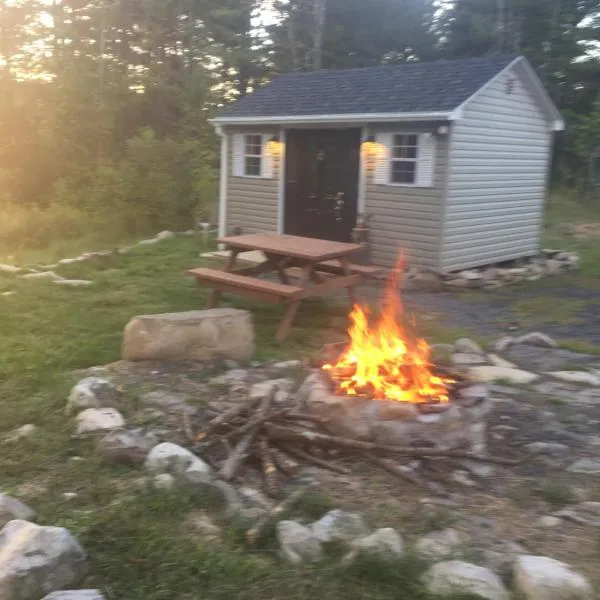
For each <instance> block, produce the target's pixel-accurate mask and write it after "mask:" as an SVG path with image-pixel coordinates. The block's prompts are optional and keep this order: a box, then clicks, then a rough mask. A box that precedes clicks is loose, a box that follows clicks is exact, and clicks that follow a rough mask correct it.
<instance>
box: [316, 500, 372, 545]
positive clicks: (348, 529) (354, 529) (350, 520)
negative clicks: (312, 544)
mask: <svg viewBox="0 0 600 600" xmlns="http://www.w3.org/2000/svg"><path fill="white" fill-rule="evenodd" d="M311 529H312V532H313V534H314V536H315V537H316V538H317V539H318V540H320V541H321V542H351V541H352V540H355V539H357V538H361V537H364V536H366V535H368V533H369V528H368V527H367V524H366V523H365V521H364V519H363V518H362V517H361V516H360V515H359V514H356V513H351V512H348V511H345V510H342V509H340V508H336V509H335V510H330V511H329V512H328V513H327V514H326V515H325V516H324V517H321V518H320V519H319V520H318V521H315V522H314V523H313V524H312V525H311Z"/></svg>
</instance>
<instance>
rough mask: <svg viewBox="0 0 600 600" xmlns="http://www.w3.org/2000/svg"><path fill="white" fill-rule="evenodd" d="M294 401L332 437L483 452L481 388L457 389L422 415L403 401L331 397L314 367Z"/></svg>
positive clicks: (485, 401) (484, 394)
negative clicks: (320, 420)
mask: <svg viewBox="0 0 600 600" xmlns="http://www.w3.org/2000/svg"><path fill="white" fill-rule="evenodd" d="M298 397H299V399H300V401H301V402H303V404H304V407H305V409H306V410H307V411H308V412H310V413H311V414H314V415H316V416H319V417H321V418H323V419H325V420H326V424H325V428H326V429H327V430H328V431H329V432H330V433H331V434H333V435H338V436H342V437H347V438H352V439H356V440H362V441H369V442H374V443H376V444H392V445H398V446H431V447H435V448H438V449H440V450H456V449H458V448H460V449H465V450H468V451H471V452H476V453H484V452H485V449H486V421H485V416H486V414H487V413H488V411H489V410H490V408H491V401H490V399H489V396H488V389H487V387H486V386H485V385H482V384H474V385H471V386H467V387H463V388H462V389H460V390H457V391H456V392H455V393H453V398H452V400H451V401H450V402H449V403H448V406H447V408H446V406H442V407H440V408H441V409H442V410H440V411H439V412H434V413H423V412H421V411H420V410H419V408H418V406H417V405H416V404H413V403H409V402H397V401H393V400H374V399H372V398H365V397H362V396H341V395H336V394H335V392H333V391H332V386H331V383H330V381H329V379H328V377H327V375H326V374H325V373H323V372H322V371H321V370H320V369H319V370H316V371H314V372H313V373H311V374H310V375H309V376H308V377H307V378H306V380H305V381H304V383H303V384H302V386H301V387H300V390H299V393H298Z"/></svg>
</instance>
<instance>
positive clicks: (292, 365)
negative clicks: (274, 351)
mask: <svg viewBox="0 0 600 600" xmlns="http://www.w3.org/2000/svg"><path fill="white" fill-rule="evenodd" d="M301 366H302V361H301V360H282V361H281V362H276V363H274V364H272V365H271V367H272V368H273V369H277V370H279V371H285V370H286V369H296V368H298V367H301Z"/></svg>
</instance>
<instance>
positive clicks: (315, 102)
mask: <svg viewBox="0 0 600 600" xmlns="http://www.w3.org/2000/svg"><path fill="white" fill-rule="evenodd" d="M515 58H516V57H515V56H513V55H511V56H507V55H497V56H489V57H484V58H466V59H460V60H440V61H436V62H422V63H418V62H415V63H405V64H398V65H384V66H380V67H366V68H362V69H344V70H337V71H334V70H321V71H313V72H309V73H286V74H284V75H280V76H279V77H276V78H275V79H274V80H273V81H272V82H271V83H269V84H268V85H266V86H264V87H262V88H259V89H257V90H256V91H255V92H253V93H251V94H249V95H248V96H245V97H244V98H242V99H240V100H238V101H237V102H234V103H233V104H231V105H230V106H228V107H227V108H225V110H224V111H223V112H222V113H221V114H220V115H219V117H218V118H220V117H287V116H303V115H344V114H360V113H371V114H372V113H411V112H449V111H451V110H453V109H455V108H456V107H458V106H459V105H460V104H462V103H463V102H464V101H465V100H467V98H469V97H470V96H471V95H472V94H474V93H475V92H476V91H477V90H478V89H479V88H481V87H482V86H483V85H484V84H485V83H487V82H488V81H489V80H490V79H492V78H493V77H494V76H495V75H497V74H498V73H499V72H500V71H501V70H502V69H504V68H505V67H506V66H508V65H509V64H510V63H511V62H512V61H513V60H514V59H515Z"/></svg>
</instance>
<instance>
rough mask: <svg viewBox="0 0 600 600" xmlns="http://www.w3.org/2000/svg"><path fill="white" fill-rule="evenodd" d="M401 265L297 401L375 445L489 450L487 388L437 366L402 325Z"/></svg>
mask: <svg viewBox="0 0 600 600" xmlns="http://www.w3.org/2000/svg"><path fill="white" fill-rule="evenodd" d="M402 266H403V265H402V263H401V261H400V263H399V264H398V265H397V267H396V269H395V270H394V271H393V273H392V276H391V277H390V279H389V281H388V284H387V286H386V289H385V293H384V297H383V301H382V312H381V314H380V316H379V318H378V319H377V320H376V321H375V322H374V323H373V324H371V323H370V319H369V317H370V315H369V310H368V308H367V307H364V306H360V305H355V306H354V308H353V310H352V313H351V314H350V320H351V325H350V328H349V330H348V334H349V338H350V341H349V343H348V344H346V345H345V347H344V348H343V349H342V350H341V352H339V354H338V355H337V356H334V357H333V360H331V361H329V362H327V361H325V363H324V364H322V365H321V367H320V368H319V369H318V370H317V371H316V372H315V373H313V374H311V375H310V376H309V377H308V378H307V379H306V381H305V382H304V384H303V386H302V388H301V391H300V398H301V400H302V401H303V402H304V403H305V405H306V408H307V409H308V411H309V412H310V413H312V414H314V415H317V416H319V417H321V418H323V420H324V423H325V427H326V428H327V429H328V430H329V431H330V432H331V433H333V434H335V435H340V436H344V437H348V438H353V439H358V440H365V441H371V442H375V443H377V444H401V445H416V446H432V447H436V448H440V449H454V448H469V449H470V450H472V451H474V452H483V451H485V420H484V417H485V414H486V412H487V411H488V409H489V401H488V399H487V390H486V388H485V386H482V385H470V384H469V382H468V381H465V379H464V378H463V377H461V376H460V375H458V374H454V373H450V372H448V371H444V370H443V369H441V368H440V367H438V366H436V365H434V364H432V362H431V360H430V347H429V345H428V344H427V342H425V340H423V339H419V338H417V337H415V336H413V335H411V333H410V332H409V330H408V328H407V327H405V326H403V325H402V320H403V319H402V317H403V311H402V305H401V301H400V297H399V294H398V292H397V290H398V289H399V281H398V277H399V273H401V272H402V271H403V269H402Z"/></svg>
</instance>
